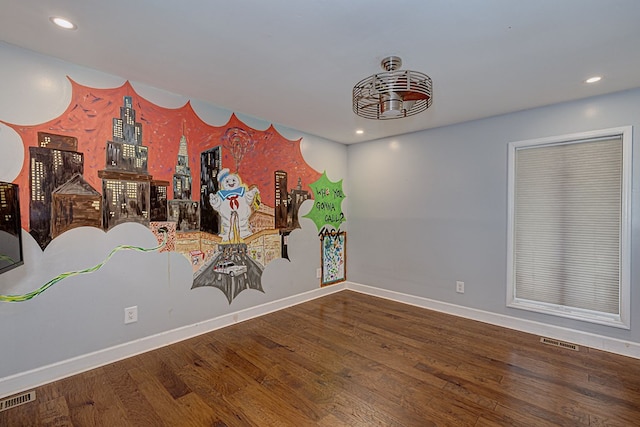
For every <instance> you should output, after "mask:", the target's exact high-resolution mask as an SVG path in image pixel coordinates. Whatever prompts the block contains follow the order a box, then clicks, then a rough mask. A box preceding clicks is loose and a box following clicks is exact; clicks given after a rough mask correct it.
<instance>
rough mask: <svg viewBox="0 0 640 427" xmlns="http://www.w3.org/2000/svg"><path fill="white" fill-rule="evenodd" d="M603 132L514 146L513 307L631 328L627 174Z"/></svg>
mask: <svg viewBox="0 0 640 427" xmlns="http://www.w3.org/2000/svg"><path fill="white" fill-rule="evenodd" d="M604 133H605V134H604V135H591V136H586V137H584V138H579V139H575V135H574V136H573V137H572V139H571V140H569V141H568V140H564V141H563V140H562V138H559V140H557V141H551V140H542V141H538V142H537V143H535V142H534V143H527V142H526V141H525V142H522V143H512V146H511V148H510V150H511V151H510V163H511V164H510V172H511V175H512V176H511V177H510V179H511V182H510V193H511V194H510V260H509V263H510V277H509V282H510V292H509V297H508V298H509V301H508V304H509V305H510V306H515V307H520V308H526V309H533V310H535V311H543V312H550V313H555V314H560V315H563V316H565V317H575V318H579V319H582V320H591V321H596V322H598V323H606V324H613V325H614V326H623V327H624V326H625V325H624V323H625V322H624V320H623V318H622V317H623V314H626V313H624V311H625V309H624V304H625V302H626V301H624V298H623V297H624V294H625V288H624V286H625V285H624V281H625V278H626V277H627V276H628V274H627V272H626V271H624V269H626V268H628V265H627V263H626V262H624V259H625V256H627V254H626V253H625V252H626V249H625V248H626V247H627V242H626V233H627V231H626V230H628V224H627V223H626V221H628V220H629V218H628V215H627V214H626V212H627V205H628V200H627V199H626V198H625V197H626V196H625V192H628V188H627V187H628V182H627V181H628V179H627V178H626V177H625V173H628V172H629V171H628V170H627V168H626V167H625V158H624V157H625V155H626V153H625V150H624V144H623V142H624V138H623V133H622V132H613V133H612V134H606V132H604ZM628 169H630V168H628ZM627 299H628V298H627Z"/></svg>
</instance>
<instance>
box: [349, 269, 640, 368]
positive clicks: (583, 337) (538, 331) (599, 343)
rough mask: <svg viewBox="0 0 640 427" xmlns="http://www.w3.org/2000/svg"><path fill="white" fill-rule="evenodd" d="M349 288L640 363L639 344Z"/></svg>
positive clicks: (366, 288)
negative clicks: (627, 358)
mask: <svg viewBox="0 0 640 427" xmlns="http://www.w3.org/2000/svg"><path fill="white" fill-rule="evenodd" d="M346 288H347V289H349V290H352V291H356V292H360V293H363V294H367V295H373V296H377V297H380V298H386V299H389V300H393V301H398V302H402V303H405V304H410V305H414V306H417V307H422V308H426V309H429V310H434V311H439V312H442V313H447V314H452V315H454V316H459V317H464V318H466V319H471V320H477V321H479V322H484V323H489V324H491V325H496V326H502V327H504V328H508V329H514V330H517V331H521V332H527V333H530V334H535V335H540V336H544V337H549V338H554V339H557V340H561V341H567V342H570V343H574V344H578V345H582V346H586V347H591V348H595V349H598V350H603V351H608V352H610V353H616V354H620V355H623V356H628V357H633V358H636V359H640V343H636V342H631V341H624V340H620V339H616V338H610V337H606V336H603V335H596V334H592V333H589V332H582V331H577V330H575V329H569V328H563V327H560V326H553V325H548V324H545V323H540V322H534V321H532V320H525V319H519V318H517V317H511V316H506V315H503V314H496V313H491V312H488V311H483V310H477V309H474V308H469V307H463V306H460V305H455V304H449V303H446V302H441V301H436V300H431V299H428V298H423V297H418V296H414V295H409V294H403V293H400V292H395V291H390V290H387V289H381V288H376V287H372V286H367V285H362V284H359V283H354V282H346Z"/></svg>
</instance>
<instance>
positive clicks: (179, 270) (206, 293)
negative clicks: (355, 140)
mask: <svg viewBox="0 0 640 427" xmlns="http://www.w3.org/2000/svg"><path fill="white" fill-rule="evenodd" d="M0 63H1V64H2V67H0V94H1V96H0V120H2V121H6V122H9V123H17V124H37V123H42V122H45V121H48V120H51V119H52V118H54V117H57V116H58V115H60V114H61V113H62V112H63V111H64V110H65V109H66V107H67V106H68V104H69V100H70V98H71V85H70V83H69V81H68V79H67V76H69V77H70V78H72V79H73V80H75V81H76V82H78V83H80V84H83V85H86V86H92V87H98V88H111V87H118V86H120V85H122V84H123V83H124V81H125V80H124V78H122V77H118V76H112V75H107V74H104V73H101V72H98V71H95V70H90V69H87V68H83V67H79V66H76V65H73V64H69V63H66V62H62V61H59V60H56V59H53V58H50V57H47V56H43V55H38V54H34V53H32V52H28V51H25V50H22V49H18V48H16V47H14V46H11V45H7V44H5V43H0ZM132 84H133V86H134V89H135V90H136V91H137V92H138V94H139V95H140V96H142V97H144V98H146V99H148V100H150V101H152V102H154V103H156V104H159V105H161V106H163V107H168V108H177V107H180V106H182V105H184V104H185V103H186V102H187V101H188V99H187V98H184V97H182V96H180V95H176V94H172V93H168V92H166V91H163V90H160V89H155V88H152V87H148V86H145V85H142V84H138V83H136V82H132ZM191 103H192V106H193V108H194V110H195V111H196V112H197V113H198V115H199V117H200V118H202V119H203V120H204V121H205V122H207V123H209V124H211V125H214V126H222V125H224V124H225V123H226V122H227V121H228V120H229V117H230V115H231V112H230V111H228V110H224V109H222V108H219V107H216V106H214V105H211V104H207V103H204V102H202V101H199V100H191ZM237 115H238V118H239V119H240V120H243V121H244V122H245V123H246V124H247V125H249V126H252V127H254V128H256V129H266V128H268V127H269V125H270V123H269V122H267V121H264V120H259V119H255V118H250V117H246V116H243V115H242V114H237ZM276 129H277V130H278V131H279V132H281V133H282V134H283V135H284V136H285V137H286V138H289V139H295V140H297V139H299V138H301V137H302V138H303V139H302V143H301V151H302V154H303V156H304V157H305V159H306V161H307V163H309V164H310V165H311V167H313V168H314V169H316V170H317V171H319V172H322V171H324V170H326V171H327V175H328V176H329V178H330V179H331V180H333V181H337V180H339V179H343V178H345V177H346V147H345V146H344V145H341V144H337V143H334V142H331V141H328V140H325V139H322V138H318V137H314V136H312V135H306V134H304V133H301V132H297V131H295V130H291V129H286V128H283V127H279V126H277V125H276ZM0 149H1V150H2V155H0V180H1V181H13V180H14V179H15V177H16V176H17V174H18V173H19V172H20V168H21V166H22V161H23V158H24V154H23V146H22V141H21V139H20V137H19V136H18V134H17V133H16V132H14V131H13V129H11V128H9V127H8V126H5V125H3V124H1V123H0ZM21 191H28V189H27V188H21ZM310 208H311V202H310V201H307V202H305V204H303V206H302V208H301V212H300V214H301V215H303V214H305V213H307V212H308V210H309V209H310ZM22 209H28V206H22ZM300 222H301V224H302V227H303V229H301V230H297V231H294V232H293V233H292V234H291V237H290V239H289V254H290V258H291V262H289V261H287V260H285V259H279V260H276V261H274V262H272V263H270V264H269V265H267V267H266V269H265V271H264V273H263V276H262V284H263V288H264V293H261V292H259V291H256V290H247V291H244V292H242V293H241V294H239V296H238V297H237V298H236V299H234V300H233V302H232V303H231V304H229V303H228V302H227V299H226V297H225V296H224V295H223V293H222V292H221V291H220V290H218V289H215V288H199V289H195V290H191V289H190V288H191V283H192V273H191V266H190V263H189V261H188V260H187V259H186V258H185V257H184V256H182V255H181V254H178V253H166V252H165V253H145V254H143V253H137V252H124V253H122V252H121V253H117V254H116V255H115V256H114V257H113V258H112V259H111V260H110V261H109V262H108V263H107V264H106V265H105V267H103V268H102V269H101V270H99V271H97V272H95V273H91V274H87V275H83V276H75V277H71V278H68V279H65V280H63V281H62V282H60V283H58V284H56V285H55V286H53V287H52V288H50V289H49V290H47V291H46V292H45V293H43V294H42V295H40V296H38V297H36V298H34V299H33V300H30V301H27V302H21V303H1V302H0V360H1V361H2V363H0V379H2V378H3V377H6V376H10V375H13V374H18V373H21V372H25V371H28V370H31V369H35V368H39V367H42V366H46V365H49V364H52V363H55V362H59V361H64V360H67V359H70V358H73V357H76V356H82V355H85V354H87V353H90V352H94V351H99V350H101V349H105V348H109V347H111V346H115V345H118V344H122V343H126V342H130V341H134V340H136V339H140V338H143V337H147V336H150V335H153V334H158V333H162V332H164V331H169V330H172V329H176V328H179V327H181V326H186V325H192V324H196V323H198V322H202V321H205V320H207V319H212V318H216V317H218V316H221V315H224V314H229V313H234V312H237V311H240V310H242V309H245V308H250V307H255V306H258V305H260V304H265V303H267V302H270V301H275V300H278V299H281V298H285V297H288V296H292V295H297V294H300V293H302V292H306V291H310V290H313V289H318V288H319V280H318V279H317V278H316V268H319V267H320V243H319V240H318V237H317V233H318V230H317V229H316V227H315V225H314V224H313V222H312V221H311V220H308V219H304V218H303V219H302V220H301V221H300ZM23 241H24V258H25V263H24V265H23V266H21V267H18V268H16V269H14V270H11V271H9V272H7V273H4V274H0V294H4V295H6V294H21V293H25V292H29V291H32V290H34V289H37V288H39V287H40V286H42V285H43V284H44V283H46V282H47V281H48V280H50V279H52V278H53V277H55V276H56V275H58V274H60V273H64V272H68V271H75V270H80V269H84V268H88V267H91V266H94V265H95V264H97V263H98V262H101V261H103V260H104V259H105V257H106V256H107V254H108V253H109V251H111V250H112V249H113V248H115V247H116V246H117V245H121V244H130V245H134V246H142V247H153V246H156V244H157V242H156V241H155V238H154V237H153V235H152V233H151V232H150V231H149V229H148V228H146V227H144V226H142V225H139V224H132V223H129V224H122V225H119V226H117V227H115V228H113V229H112V230H110V231H109V232H108V233H105V232H104V231H102V230H99V229H96V228H89V227H83V228H76V229H73V230H70V231H68V232H66V233H64V234H62V235H61V236H59V237H58V238H56V239H55V240H54V241H53V242H52V243H51V244H50V245H49V246H48V247H47V248H46V250H45V251H44V252H43V251H41V250H40V248H39V246H38V245H37V243H36V242H35V241H34V239H33V238H32V237H31V235H30V234H28V233H26V232H24V231H23ZM133 305H137V306H138V310H139V321H138V322H137V323H134V324H130V325H124V322H123V319H124V308H125V307H129V306H133Z"/></svg>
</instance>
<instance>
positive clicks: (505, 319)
mask: <svg viewBox="0 0 640 427" xmlns="http://www.w3.org/2000/svg"><path fill="white" fill-rule="evenodd" d="M346 289H348V290H352V291H356V292H360V293H363V294H367V295H373V296H377V297H380V298H386V299H389V300H393V301H397V302H401V303H405V304H410V305H414V306H417V307H422V308H426V309H429V310H434V311H439V312H442V313H447V314H452V315H455V316H459V317H464V318H467V319H471V320H477V321H480V322H485V323H489V324H492V325H497V326H502V327H505V328H509V329H515V330H518V331H522V332H527V333H530V334H536V335H541V336H545V337H549V338H554V339H557V340H561V341H567V342H571V343H575V344H578V345H583V346H587V347H592V348H595V349H599V350H604V351H608V352H611V353H617V354H621V355H623V356H629V357H633V358H636V359H640V344H638V343H634V342H629V341H623V340H618V339H615V338H609V337H605V336H601V335H596V334H591V333H587V332H581V331H576V330H574V329H568V328H562V327H558V326H552V325H547V324H544V323H539V322H533V321H530V320H524V319H518V318H515V317H510V316H505V315H502V314H496V313H491V312H487V311H482V310H477V309H473V308H468V307H463V306H459V305H455V304H449V303H445V302H441V301H435V300H431V299H428V298H423V297H418V296H414V295H409V294H403V293H400V292H395V291H390V290H386V289H381V288H376V287H372V286H367V285H362V284H359V283H354V282H342V283H338V284H335V285H331V286H327V287H324V288H319V289H314V290H312V291H308V292H304V293H301V294H298V295H293V296H290V297H287V298H283V299H280V300H277V301H272V302H268V303H265V304H262V305H258V306H255V307H251V308H247V309H245V310H240V311H237V312H234V313H229V314H225V315H223V316H219V317H216V318H213V319H209V320H205V321H203V322H199V323H195V324H193V325H187V326H183V327H180V328H176V329H172V330H170V331H165V332H161V333H159V334H155V335H151V336H148V337H144V338H140V339H138V340H135V341H131V342H128V343H124V344H120V345H117V346H114V347H109V348H106V349H103V350H99V351H96V352H93V353H88V354H83V355H81V356H77V357H74V358H71V359H67V360H63V361H60V362H57V363H53V364H51V365H47V366H42V367H40V368H36V369H33V370H30V371H26V372H21V373H18V374H15V375H11V376H8V377H5V378H0V399H1V398H4V397H6V396H10V395H13V394H16V393H20V392H23V391H25V390H29V389H32V388H34V387H38V386H41V385H43V384H47V383H50V382H52V381H57V380H60V379H62V378H66V377H69V376H71V375H75V374H79V373H81V372H85V371H88V370H91V369H94V368H98V367H100V366H104V365H107V364H109V363H113V362H116V361H118V360H122V359H126V358H127V357H131V356H135V355H137V354H140V353H144V352H147V351H150V350H154V349H156V348H160V347H163V346H166V345H169V344H173V343H176V342H178V341H182V340H186V339H189V338H192V337H195V336H197V335H201V334H204V333H207V332H211V331H214V330H216V329H220V328H224V327H225V326H230V325H233V324H236V323H239V322H243V321H245V320H249V319H252V318H255V317H259V316H263V315H265V314H268V313H271V312H274V311H278V310H282V309H284V308H287V307H291V306H293V305H297V304H300V303H303V302H306V301H310V300H313V299H316V298H319V297H322V296H325V295H329V294H332V293H335V292H340V291H343V290H346Z"/></svg>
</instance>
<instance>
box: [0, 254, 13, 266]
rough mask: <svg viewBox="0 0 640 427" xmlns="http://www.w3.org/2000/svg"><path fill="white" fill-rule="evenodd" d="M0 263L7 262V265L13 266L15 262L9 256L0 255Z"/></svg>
mask: <svg viewBox="0 0 640 427" xmlns="http://www.w3.org/2000/svg"><path fill="white" fill-rule="evenodd" d="M0 261H7V262H8V263H9V264H15V263H16V262H15V261H14V260H13V258H11V257H10V256H9V255H2V254H0Z"/></svg>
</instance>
